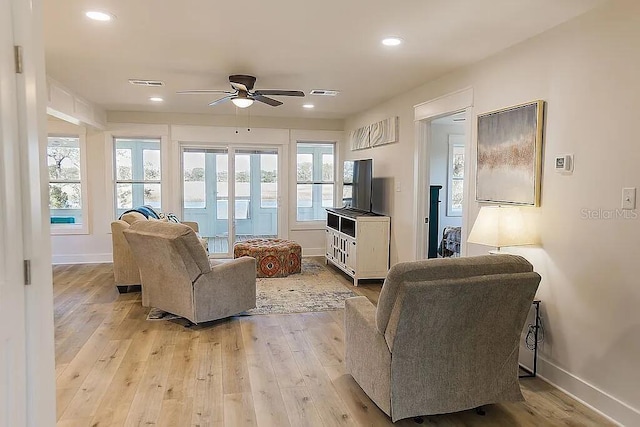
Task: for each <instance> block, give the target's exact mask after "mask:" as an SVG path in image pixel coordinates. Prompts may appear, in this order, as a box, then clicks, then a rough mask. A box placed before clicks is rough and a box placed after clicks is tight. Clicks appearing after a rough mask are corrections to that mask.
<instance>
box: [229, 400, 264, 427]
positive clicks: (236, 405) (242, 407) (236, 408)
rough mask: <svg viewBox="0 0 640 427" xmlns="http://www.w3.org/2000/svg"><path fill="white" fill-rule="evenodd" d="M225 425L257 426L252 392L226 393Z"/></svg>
mask: <svg viewBox="0 0 640 427" xmlns="http://www.w3.org/2000/svg"><path fill="white" fill-rule="evenodd" d="M224 425H225V426H247V427H251V426H257V425H258V423H257V421H256V411H255V410H254V404H253V397H252V395H251V393H234V394H225V395H224Z"/></svg>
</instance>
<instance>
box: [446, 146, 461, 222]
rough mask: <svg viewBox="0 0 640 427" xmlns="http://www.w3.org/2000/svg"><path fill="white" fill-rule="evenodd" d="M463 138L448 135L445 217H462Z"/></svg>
mask: <svg viewBox="0 0 640 427" xmlns="http://www.w3.org/2000/svg"><path fill="white" fill-rule="evenodd" d="M463 138H464V137H462V136H460V135H449V165H448V175H449V176H448V184H449V185H448V186H447V216H462V202H463V195H464V192H463V188H464V140H463Z"/></svg>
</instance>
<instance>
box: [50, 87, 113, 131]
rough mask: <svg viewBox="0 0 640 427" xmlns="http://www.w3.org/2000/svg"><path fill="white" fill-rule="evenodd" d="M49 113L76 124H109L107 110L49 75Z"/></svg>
mask: <svg viewBox="0 0 640 427" xmlns="http://www.w3.org/2000/svg"><path fill="white" fill-rule="evenodd" d="M47 114H49V115H51V116H53V117H57V118H58V119H60V120H64V121H66V122H69V123H73V124H75V125H88V126H91V127H94V128H96V129H100V130H102V129H105V128H106V126H107V112H106V111H105V110H104V109H103V108H102V107H99V106H98V105H96V104H93V103H92V102H89V101H87V100H86V99H83V98H82V97H80V96H78V95H77V94H76V93H74V92H73V91H71V90H70V89H68V88H67V87H65V86H63V85H62V83H59V82H57V81H55V80H53V79H52V78H51V77H47Z"/></svg>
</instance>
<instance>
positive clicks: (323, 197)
mask: <svg viewBox="0 0 640 427" xmlns="http://www.w3.org/2000/svg"><path fill="white" fill-rule="evenodd" d="M334 163H335V162H334V146H333V144H325V143H302V142H299V143H298V149H297V162H296V176H297V187H296V212H297V213H296V219H297V220H298V221H323V220H325V218H326V216H327V212H326V211H325V209H324V208H328V207H332V206H333V204H334V201H333V200H334V197H333V192H334V191H333V190H334V174H335V168H334Z"/></svg>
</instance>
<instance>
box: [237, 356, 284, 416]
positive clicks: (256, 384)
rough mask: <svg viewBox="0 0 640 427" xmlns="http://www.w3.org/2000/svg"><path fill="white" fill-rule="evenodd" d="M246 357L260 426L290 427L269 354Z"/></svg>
mask: <svg viewBox="0 0 640 427" xmlns="http://www.w3.org/2000/svg"><path fill="white" fill-rule="evenodd" d="M246 357H247V362H248V369H249V378H250V380H251V393H252V396H253V403H254V407H255V411H256V418H257V421H258V425H259V426H282V427H285V426H288V425H289V417H288V416H287V412H286V409H285V406H284V401H283V400H282V394H281V393H280V387H279V386H278V381H277V380H276V376H275V373H274V371H273V367H272V366H271V360H270V356H269V354H267V353H253V354H247V355H246Z"/></svg>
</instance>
